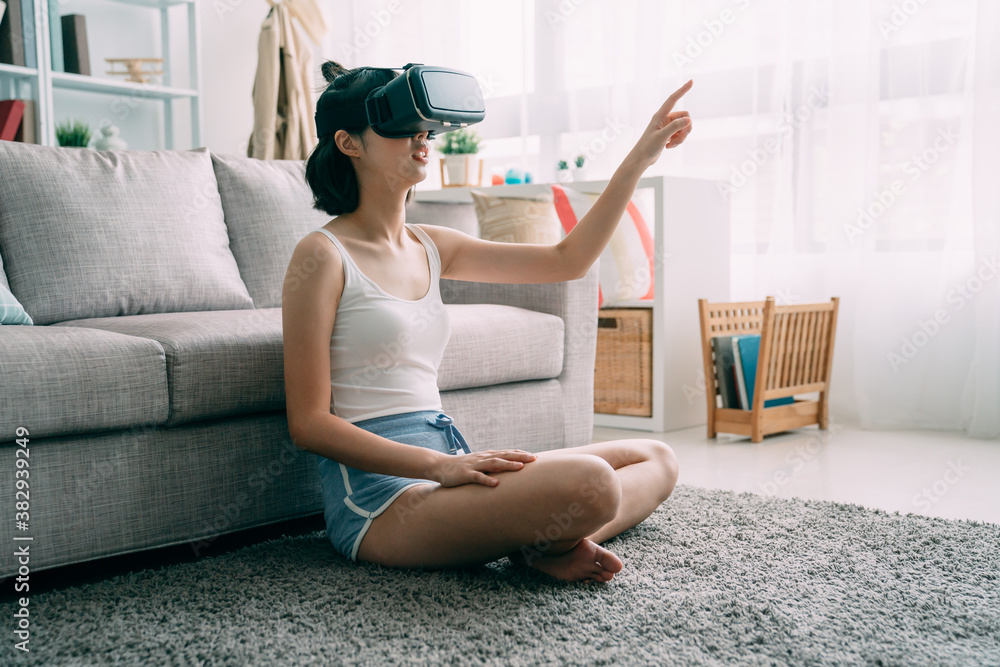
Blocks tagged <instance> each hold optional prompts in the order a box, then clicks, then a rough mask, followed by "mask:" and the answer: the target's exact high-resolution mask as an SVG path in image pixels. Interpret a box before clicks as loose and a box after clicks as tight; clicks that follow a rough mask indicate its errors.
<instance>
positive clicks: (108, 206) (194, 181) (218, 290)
mask: <svg viewBox="0 0 1000 667" xmlns="http://www.w3.org/2000/svg"><path fill="white" fill-rule="evenodd" d="M0 174H2V177H0V252H2V255H3V262H4V270H5V272H6V274H7V279H8V281H9V283H10V291H11V292H12V293H13V294H14V296H16V297H17V299H18V300H19V301H20V302H21V304H22V305H23V306H24V309H25V310H26V311H27V312H28V313H29V314H30V315H31V317H32V319H33V320H34V322H35V324H51V323H53V322H60V321H64V320H73V319H81V318H89V317H113V316H118V315H140V314H145V313H166V312H178V311H193V310H232V309H242V308H253V302H252V300H251V299H250V295H249V293H248V292H247V289H246V286H245V285H244V284H243V281H242V279H241V278H240V273H239V269H238V268H237V266H236V260H235V259H234V258H233V254H232V252H231V251H230V249H229V236H228V234H227V231H226V225H225V221H224V219H223V213H222V202H221V201H220V198H219V193H218V186H217V184H216V180H215V172H214V171H213V169H212V160H211V155H210V154H209V151H208V149H207V148H197V149H194V150H188V151H181V150H161V151H131V150H126V151H95V150H91V149H89V148H68V147H53V146H41V145H36V144H24V143H19V142H11V141H3V142H0Z"/></svg>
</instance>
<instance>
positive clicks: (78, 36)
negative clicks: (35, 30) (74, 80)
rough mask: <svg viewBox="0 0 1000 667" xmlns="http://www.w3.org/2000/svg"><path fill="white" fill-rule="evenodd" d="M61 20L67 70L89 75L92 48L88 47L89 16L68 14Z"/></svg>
mask: <svg viewBox="0 0 1000 667" xmlns="http://www.w3.org/2000/svg"><path fill="white" fill-rule="evenodd" d="M61 20H62V34H63V56H64V61H65V65H66V71H67V72H70V73H72V74H85V75H88V76H89V75H90V50H89V49H88V48H87V17H86V16H84V15H83V14H66V15H65V16H63V17H62V19H61Z"/></svg>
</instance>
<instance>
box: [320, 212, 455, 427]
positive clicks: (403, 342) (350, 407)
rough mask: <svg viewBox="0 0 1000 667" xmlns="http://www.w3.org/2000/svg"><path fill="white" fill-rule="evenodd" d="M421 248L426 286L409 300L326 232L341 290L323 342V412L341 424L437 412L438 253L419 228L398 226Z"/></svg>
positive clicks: (441, 324)
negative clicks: (326, 398) (326, 394)
mask: <svg viewBox="0 0 1000 667" xmlns="http://www.w3.org/2000/svg"><path fill="white" fill-rule="evenodd" d="M405 226H406V227H407V228H408V229H410V230H411V231H412V232H413V233H414V234H415V235H416V237H417V238H418V239H420V242H421V243H422V244H423V246H424V250H425V251H426V252H427V263H428V265H429V266H430V273H431V284H430V288H429V289H428V290H427V294H425V295H424V296H423V298H421V299H417V300H416V301H411V300H409V299H401V298H399V297H396V296H393V295H391V294H388V293H387V292H384V291H383V290H382V288H380V287H379V286H378V285H377V284H376V283H375V281H373V280H372V279H371V278H369V277H368V276H366V275H365V274H363V273H362V272H361V270H360V269H359V268H358V265H357V264H355V263H354V260H353V259H351V256H350V254H349V253H348V252H347V249H346V248H344V246H343V245H342V244H341V243H340V241H339V240H337V237H336V236H334V235H333V234H331V233H330V232H329V231H328V230H326V229H323V228H320V229H318V230H316V231H319V232H322V233H323V234H326V236H328V237H329V238H330V240H331V241H333V243H334V245H335V246H337V248H338V249H339V250H340V255H341V257H343V261H344V292H343V295H342V296H341V297H340V304H339V305H338V306H337V317H336V319H335V321H334V324H333V337H332V338H331V340H330V386H331V389H332V394H331V400H330V412H332V413H333V414H335V415H336V416H338V417H340V418H342V419H345V420H347V421H349V422H352V423H353V422H357V421H361V420H363V419H371V418H373V417H382V416H384V415H394V414H397V413H401V412H413V411H416V410H437V411H442V410H443V408H442V405H441V395H440V394H439V393H438V386H437V371H438V366H439V365H440V363H441V357H442V355H443V353H444V348H445V345H447V344H448V339H449V337H450V336H451V320H450V319H449V317H448V311H447V310H445V308H444V304H443V303H442V301H441V293H440V287H439V285H438V280H439V279H440V277H441V257H440V255H438V250H437V246H435V245H434V242H433V241H432V240H431V238H430V237H429V236H428V235H427V233H426V232H425V231H423V230H422V229H420V228H419V227H417V226H415V225H412V224H406V225H405Z"/></svg>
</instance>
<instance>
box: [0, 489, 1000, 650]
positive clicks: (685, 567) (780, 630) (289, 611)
mask: <svg viewBox="0 0 1000 667" xmlns="http://www.w3.org/2000/svg"><path fill="white" fill-rule="evenodd" d="M605 546H606V547H608V548H609V549H611V550H612V551H614V552H615V553H617V554H618V555H619V557H620V558H621V559H622V561H623V562H624V564H625V569H624V570H622V572H620V573H618V574H617V575H616V576H615V578H614V579H613V580H612V581H611V582H609V583H603V584H602V583H596V582H595V583H584V582H572V583H570V582H562V581H559V580H556V579H553V578H551V577H548V576H547V575H544V574H542V573H540V572H538V571H535V570H521V569H515V568H514V567H513V566H512V565H511V564H510V562H509V561H507V560H506V559H500V560H497V561H495V562H493V563H489V564H487V565H484V566H482V567H476V568H470V569H467V570H444V571H422V570H399V569H393V568H382V567H380V566H377V565H372V564H369V563H358V564H354V563H351V562H350V561H348V560H347V559H345V558H343V557H342V556H340V555H339V554H337V553H336V552H335V551H334V550H333V547H332V546H331V545H330V544H329V543H328V542H327V540H326V533H325V531H322V530H321V531H317V532H307V533H306V534H303V535H298V536H283V537H281V538H280V539H274V540H270V541H266V542H263V543H259V544H254V545H251V546H246V547H244V548H241V549H239V550H235V551H232V552H230V553H225V554H222V555H220V556H214V557H204V558H202V559H200V560H196V561H193V562H186V563H174V564H170V565H168V566H164V567H159V568H156V569H149V570H141V571H138V572H129V573H126V574H122V575H118V576H114V577H111V578H108V579H104V580H99V581H95V582H90V583H85V584H81V585H77V586H71V587H67V588H62V589H55V590H49V591H46V592H43V593H37V594H35V595H33V596H32V597H31V601H30V609H31V613H32V616H31V618H32V624H31V628H32V630H33V632H32V636H31V643H30V645H31V647H32V651H31V653H30V654H26V655H25V654H19V653H18V652H16V651H15V650H14V649H13V647H12V644H13V641H12V639H11V629H12V627H11V622H12V614H13V612H14V608H15V604H14V602H12V601H11V600H10V598H9V597H8V596H7V595H6V594H7V592H8V591H7V590H5V591H4V593H5V597H4V598H3V602H2V604H0V611H2V617H3V619H4V624H5V626H6V629H5V630H4V634H5V636H6V639H5V641H4V646H3V648H2V651H3V655H2V656H0V663H2V664H5V665H6V664H24V665H29V664H30V665H43V664H44V665H90V664H127V665H140V664H153V665H251V664H257V665H319V664H366V665H382V664H392V665H396V664H440V663H447V664H474V665H479V664H491V665H538V664H574V665H576V664H588V665H619V664H656V665H662V664H675V665H702V664H727V663H739V664H745V665H784V664H808V665H845V664H869V665H1000V579H998V577H1000V526H998V525H995V524H990V523H982V522H976V521H949V520H944V519H933V518H927V517H922V516H917V515H912V514H905V515H901V514H898V513H892V514H890V513H886V512H883V511H879V510H871V509H866V508H864V507H861V506H858V505H848V504H841V503H832V502H824V501H803V500H798V499H795V500H786V499H779V498H773V497H766V496H761V495H756V494H751V493H739V494H737V493H732V492H727V491H718V490H709V489H702V488H697V487H690V486H685V485H679V486H678V487H677V488H676V490H675V492H674V494H673V496H672V497H671V498H670V499H669V500H668V501H667V502H665V503H664V504H663V505H661V506H660V507H659V509H657V511H656V512H655V513H654V514H653V515H652V516H650V517H649V518H648V519H646V521H644V522H643V523H641V524H639V525H638V526H636V527H635V528H632V529H630V530H628V531H626V532H624V533H622V534H621V535H619V536H617V537H616V538H614V539H612V540H609V541H608V542H606V543H605ZM42 574H43V573H38V575H36V576H41V575H42ZM5 589H7V585H5Z"/></svg>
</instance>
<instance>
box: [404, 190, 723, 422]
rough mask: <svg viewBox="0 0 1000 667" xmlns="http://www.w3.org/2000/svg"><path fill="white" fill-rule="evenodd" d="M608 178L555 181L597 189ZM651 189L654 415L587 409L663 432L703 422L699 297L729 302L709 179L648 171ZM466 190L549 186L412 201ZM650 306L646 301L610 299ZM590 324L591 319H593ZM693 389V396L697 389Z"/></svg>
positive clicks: (419, 195)
mask: <svg viewBox="0 0 1000 667" xmlns="http://www.w3.org/2000/svg"><path fill="white" fill-rule="evenodd" d="M607 184H608V181H607V180H598V181H582V182H576V183H560V185H562V186H564V187H571V188H574V189H576V190H579V191H580V192H587V193H601V192H603V191H604V188H605V187H607ZM644 188H649V189H651V190H652V191H653V198H654V211H653V229H652V230H651V233H652V235H653V247H654V260H655V261H654V271H653V281H654V287H653V295H654V299H653V301H652V307H653V359H652V369H653V401H652V403H653V415H652V416H651V417H635V416H630V415H612V414H604V413H600V412H595V413H594V425H595V426H606V427H611V428H626V429H635V430H640V431H651V432H663V431H674V430H677V429H682V428H688V427H691V426H697V425H699V424H705V423H706V416H705V395H704V391H705V389H704V387H705V384H704V377H703V375H704V370H703V368H704V365H703V363H702V357H701V354H702V351H701V338H700V335H701V334H700V329H699V322H698V299H699V298H706V299H708V300H709V301H728V300H729V274H730V272H729V255H730V251H729V203H728V202H726V201H724V200H723V199H722V197H721V196H720V195H719V192H720V190H719V189H718V183H717V182H716V181H711V180H705V179H698V178H676V177H672V176H647V177H644V178H641V179H640V180H639V184H638V186H637V187H636V191H637V192H638V191H639V190H642V189H644ZM470 190H482V191H484V192H487V193H490V194H494V195H496V196H498V197H534V196H538V195H543V194H545V195H551V194H552V187H551V184H550V183H529V184H525V185H503V186H493V187H491V186H472V187H454V188H451V187H449V188H443V189H441V190H429V191H420V190H418V191H417V192H416V195H415V199H416V200H417V201H427V202H469V203H471V202H472V197H471V196H470V195H469V191H470ZM621 306H642V307H647V308H648V307H649V306H650V301H634V302H624V303H619V304H616V305H615V307H621ZM595 324H596V323H595ZM699 387H700V393H699Z"/></svg>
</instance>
